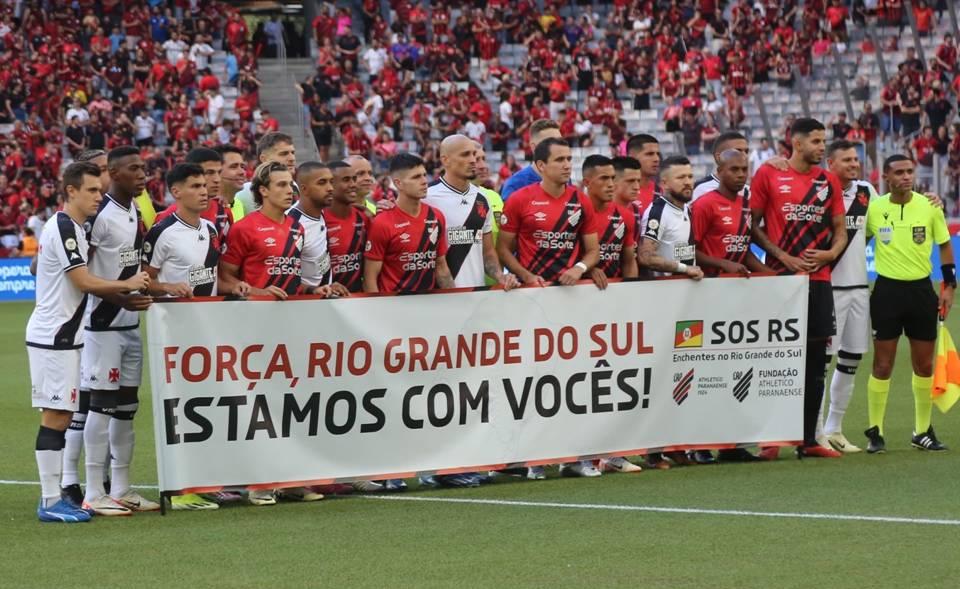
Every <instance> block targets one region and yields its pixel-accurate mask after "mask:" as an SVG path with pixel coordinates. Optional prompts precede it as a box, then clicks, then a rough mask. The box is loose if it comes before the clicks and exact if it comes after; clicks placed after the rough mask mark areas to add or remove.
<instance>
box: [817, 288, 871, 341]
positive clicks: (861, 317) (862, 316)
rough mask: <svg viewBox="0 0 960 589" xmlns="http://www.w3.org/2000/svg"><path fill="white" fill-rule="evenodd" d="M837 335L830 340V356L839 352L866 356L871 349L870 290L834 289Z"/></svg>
mask: <svg viewBox="0 0 960 589" xmlns="http://www.w3.org/2000/svg"><path fill="white" fill-rule="evenodd" d="M833 310H834V313H835V314H836V317H837V335H835V336H833V337H831V338H830V342H829V343H828V345H827V353H828V354H836V353H837V352H838V351H839V350H843V351H844V352H850V353H851V354H866V353H867V351H868V350H869V349H870V289H868V288H851V289H836V288H834V289H833Z"/></svg>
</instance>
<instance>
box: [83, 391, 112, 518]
mask: <svg viewBox="0 0 960 589" xmlns="http://www.w3.org/2000/svg"><path fill="white" fill-rule="evenodd" d="M116 402H117V397H116V392H113V391H111V392H107V391H92V392H91V396H90V413H88V414H87V424H86V426H84V428H83V449H84V453H85V454H86V460H85V462H86V480H87V489H86V500H87V501H91V500H93V499H96V498H97V497H100V496H101V495H104V494H105V491H104V489H103V479H104V477H103V465H104V462H105V461H106V458H107V440H108V431H109V427H110V421H111V420H112V415H113V412H114V411H115V410H116Z"/></svg>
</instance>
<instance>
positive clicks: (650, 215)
mask: <svg viewBox="0 0 960 589" xmlns="http://www.w3.org/2000/svg"><path fill="white" fill-rule="evenodd" d="M662 214H663V207H661V206H657V203H653V204H652V205H650V206H649V207H647V210H646V211H645V212H644V213H643V229H642V233H643V238H644V239H651V240H653V241H656V242H659V241H660V231H661V230H662V226H661V225H660V217H661V215H662Z"/></svg>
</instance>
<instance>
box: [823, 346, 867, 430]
mask: <svg viewBox="0 0 960 589" xmlns="http://www.w3.org/2000/svg"><path fill="white" fill-rule="evenodd" d="M861 357H862V355H861V354H850V353H847V352H844V351H842V350H841V351H840V353H839V354H838V355H837V369H836V370H834V371H833V379H832V380H831V381H830V411H829V413H828V414H827V423H826V425H825V426H824V427H823V429H824V431H826V432H827V434H836V433H839V432H841V431H843V416H844V414H845V413H846V412H847V406H849V405H850V398H851V397H852V396H853V383H854V381H855V380H856V378H857V365H858V364H860V358H861Z"/></svg>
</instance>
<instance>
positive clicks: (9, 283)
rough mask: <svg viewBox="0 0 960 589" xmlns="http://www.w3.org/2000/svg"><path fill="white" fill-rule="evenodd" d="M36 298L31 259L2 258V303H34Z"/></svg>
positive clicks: (0, 262)
mask: <svg viewBox="0 0 960 589" xmlns="http://www.w3.org/2000/svg"><path fill="white" fill-rule="evenodd" d="M36 297H37V287H36V280H35V279H34V277H33V274H31V273H30V258H0V301H32V300H34V299H35V298H36Z"/></svg>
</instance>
